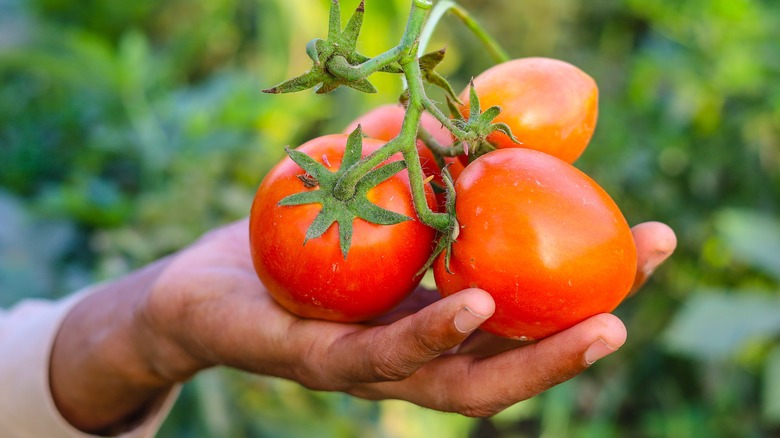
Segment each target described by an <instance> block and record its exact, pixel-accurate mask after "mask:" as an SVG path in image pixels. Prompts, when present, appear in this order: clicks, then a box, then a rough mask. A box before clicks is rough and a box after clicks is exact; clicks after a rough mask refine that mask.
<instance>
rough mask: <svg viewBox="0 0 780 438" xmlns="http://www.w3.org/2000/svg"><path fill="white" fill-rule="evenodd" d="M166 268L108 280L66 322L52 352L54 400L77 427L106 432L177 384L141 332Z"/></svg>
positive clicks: (141, 411)
mask: <svg viewBox="0 0 780 438" xmlns="http://www.w3.org/2000/svg"><path fill="white" fill-rule="evenodd" d="M161 269H162V266H160V265H158V264H154V265H151V266H149V267H147V268H145V269H143V270H140V271H137V272H134V273H132V274H129V275H128V276H126V277H123V278H122V279H120V280H117V281H114V282H111V283H106V284H103V285H101V286H98V287H97V290H96V291H95V292H93V293H91V294H90V295H88V296H87V297H85V298H84V299H83V300H82V301H81V302H79V303H78V304H77V305H76V306H75V307H74V308H73V309H72V310H71V311H70V313H69V314H68V316H67V317H66V318H65V320H64V321H63V323H62V325H61V327H60V330H59V332H58V334H57V337H56V339H55V341H54V345H53V348H52V352H51V360H50V364H49V384H50V388H51V393H52V397H53V399H54V403H55V405H56V406H57V408H58V410H59V411H60V413H61V414H62V416H63V417H64V418H65V419H66V420H67V421H68V422H70V423H71V424H72V425H73V426H75V427H77V428H79V429H81V430H84V431H87V432H104V431H108V430H111V431H113V430H115V429H114V428H115V427H117V426H119V427H122V426H124V425H129V424H132V423H133V422H134V420H136V419H138V418H139V417H141V416H143V415H144V414H145V413H146V412H147V411H148V410H149V408H150V406H152V405H153V404H154V402H155V401H156V400H159V399H160V397H162V396H163V395H164V394H166V393H167V392H168V391H169V390H170V388H171V386H172V384H173V382H172V381H171V380H169V379H167V378H165V376H163V375H160V374H158V373H157V372H156V368H157V367H156V366H155V364H154V363H153V362H151V361H150V356H149V355H148V354H147V350H148V349H149V344H148V340H147V339H146V338H145V337H144V336H140V333H142V330H141V331H139V330H138V329H139V327H140V326H139V325H138V320H137V313H138V312H137V311H136V309H138V308H139V303H140V302H141V298H142V297H143V295H144V294H145V290H146V289H147V288H148V286H149V285H150V284H152V282H153V279H154V278H155V277H156V275H158V274H159V272H160V270H161Z"/></svg>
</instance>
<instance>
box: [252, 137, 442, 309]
mask: <svg viewBox="0 0 780 438" xmlns="http://www.w3.org/2000/svg"><path fill="white" fill-rule="evenodd" d="M346 142H347V136H346V135H341V134H336V135H326V136H323V137H318V138H316V139H313V140H311V141H309V142H307V143H305V144H303V145H301V146H300V147H299V148H298V150H300V151H302V152H305V153H307V154H308V155H310V156H311V157H312V158H314V159H315V160H317V161H319V162H320V163H323V164H325V165H326V167H328V168H329V169H330V170H331V171H336V170H337V169H338V168H339V166H340V165H341V160H342V157H343V154H344V147H345V146H346ZM383 144H384V142H382V141H379V140H372V139H364V140H363V156H365V155H368V154H369V153H371V152H373V151H375V150H377V149H378V148H379V147H381V146H382V145H383ZM323 157H325V158H323ZM399 159H400V154H398V156H394V157H392V158H391V159H390V160H388V161H387V162H390V161H397V160H399ZM303 174H304V171H303V169H301V168H300V167H299V166H298V165H297V164H295V163H294V162H293V161H292V160H291V159H290V158H289V157H286V158H284V159H283V160H282V161H281V162H280V163H278V164H277V165H276V166H275V167H274V168H273V169H272V170H271V171H270V172H269V173H268V174H267V175H266V177H265V178H264V179H263V182H262V183H261V184H260V187H259V188H258V190H257V193H256V195H255V200H254V202H253V204H252V210H251V213H250V224H249V227H250V229H249V232H250V245H251V254H252V261H253V263H254V267H255V270H256V271H257V274H258V276H259V278H260V280H261V281H262V282H263V284H264V285H265V286H266V287H267V288H268V290H269V292H270V294H271V295H272V296H273V297H274V299H275V300H276V301H277V302H278V303H279V304H281V305H282V306H283V307H285V308H286V309H288V310H289V311H291V312H292V313H295V314H296V315H299V316H302V317H305V318H317V319H326V320H331V321H340V322H357V321H365V320H369V319H372V318H374V317H376V316H379V315H381V314H383V313H385V312H387V311H389V310H390V309H392V308H393V307H395V306H396V305H397V304H398V303H400V302H401V301H402V300H403V299H404V298H405V297H406V296H407V295H408V294H409V293H411V292H412V291H413V290H414V289H415V287H417V285H418V284H419V282H420V280H421V277H420V276H415V274H416V273H417V271H418V270H419V269H420V268H421V267H422V266H423V265H424V264H425V262H426V260H427V258H428V257H429V256H430V254H431V251H432V248H433V243H432V242H433V239H434V237H435V231H434V230H433V229H432V228H429V227H427V226H426V225H424V224H422V223H421V222H419V221H418V220H417V219H413V220H409V221H405V222H402V223H399V224H395V225H377V224H372V223H369V222H366V221H365V220H363V219H359V218H358V219H355V220H354V222H353V225H354V233H353V236H352V245H351V247H350V250H349V253H348V255H347V258H346V259H344V257H343V255H342V253H341V249H340V246H339V235H338V224H335V223H334V224H333V225H332V226H331V227H330V228H329V229H328V230H327V231H326V232H325V234H323V235H322V236H320V237H318V238H314V239H311V240H309V241H307V242H306V244H305V245H304V239H305V235H306V231H307V229H308V228H309V226H310V225H311V223H312V221H313V220H314V218H315V217H316V215H317V214H318V213H319V211H320V210H321V207H320V205H319V204H307V205H296V206H279V205H278V202H279V201H280V200H281V199H282V198H284V197H286V196H288V195H290V194H293V193H298V192H301V191H304V190H316V189H318V188H310V189H307V188H305V187H304V185H303V183H302V182H301V181H300V180H299V179H298V175H303ZM426 196H427V201H428V204H429V205H430V206H433V205H435V198H434V196H433V192H432V191H431V190H427V191H426ZM368 199H369V200H370V201H371V202H373V203H375V204H377V205H378V206H380V207H383V208H386V209H388V210H392V211H395V212H397V213H401V214H404V215H407V216H409V217H411V218H416V217H417V216H416V213H415V211H414V207H413V204H412V199H411V193H410V189H409V179H408V176H407V172H406V170H403V171H401V172H399V173H398V174H396V175H395V176H393V177H391V178H390V179H388V180H386V181H384V182H382V183H381V184H379V185H378V186H376V187H375V188H373V189H371V190H370V191H369V194H368Z"/></svg>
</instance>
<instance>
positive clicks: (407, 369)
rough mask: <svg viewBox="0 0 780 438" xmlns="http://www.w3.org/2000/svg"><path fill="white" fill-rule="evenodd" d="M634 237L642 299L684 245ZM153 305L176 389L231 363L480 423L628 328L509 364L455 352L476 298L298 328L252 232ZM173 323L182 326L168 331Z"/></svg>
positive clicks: (563, 339)
mask: <svg viewBox="0 0 780 438" xmlns="http://www.w3.org/2000/svg"><path fill="white" fill-rule="evenodd" d="M632 231H633V233H634V239H635V241H636V244H637V255H638V263H637V265H638V269H637V276H636V281H635V285H634V289H633V291H636V289H638V288H639V287H640V286H641V285H642V284H643V283H644V282H645V281H646V280H647V278H648V276H649V275H650V273H652V271H653V270H655V268H656V267H657V266H658V265H659V264H660V263H662V262H663V261H664V260H665V259H666V257H668V256H669V255H670V254H671V252H672V251H673V250H674V247H675V245H676V239H675V237H674V233H673V232H672V231H671V229H669V227H667V226H666V225H663V224H660V223H657V222H648V223H644V224H640V225H637V226H636V227H634V228H633V230H632ZM368 292H370V291H368ZM148 304H149V306H148V308H149V312H148V315H149V316H148V321H149V326H150V327H152V328H153V332H155V333H164V334H165V336H163V337H164V338H166V339H170V340H171V341H170V347H167V348H165V349H162V350H161V352H160V353H159V354H160V357H162V358H164V360H163V362H164V363H166V364H169V365H170V366H169V368H168V370H167V371H166V372H165V373H166V374H167V375H168V376H170V377H171V378H172V379H174V380H183V379H186V378H187V377H188V376H189V375H191V374H192V373H194V372H196V371H197V370H199V369H202V368H205V367H207V366H211V365H213V364H224V365H229V366H233V367H236V368H240V369H243V370H246V371H249V372H254V373H259V374H265V375H273V376H278V377H283V378H287V379H291V380H295V381H297V382H300V383H301V384H303V385H304V386H306V387H309V388H312V389H320V390H337V391H343V392H347V393H350V394H354V395H357V396H360V397H364V398H371V399H382V398H400V399H405V400H409V401H412V402H414V403H417V404H420V405H423V406H426V407H429V408H433V409H438V410H444V411H454V412H460V413H463V414H466V415H475V416H481V415H490V414H493V413H495V412H498V411H499V410H501V409H503V408H504V407H506V406H509V405H511V404H514V403H515V402H517V401H519V400H523V399H527V398H529V397H532V396H534V395H536V394H538V393H539V392H541V391H543V390H545V389H547V388H549V387H550V386H552V385H554V384H557V383H560V382H562V381H564V380H567V379H569V378H571V377H573V376H574V375H576V374H578V373H579V372H581V371H582V370H584V369H585V368H587V366H589V365H590V364H592V363H593V362H595V360H597V359H599V358H600V357H602V356H604V355H606V354H609V353H611V352H612V351H614V350H616V349H617V348H619V347H620V346H621V345H622V344H623V342H624V341H625V337H626V332H625V327H624V326H623V324H622V323H621V322H620V320H619V319H617V318H616V317H614V316H613V315H608V314H603V315H597V316H595V317H593V318H590V319H588V320H587V321H584V322H583V323H581V324H578V325H577V326H575V327H572V328H571V329H569V330H566V331H565V332H563V333H560V334H558V335H555V336H552V337H550V338H548V339H546V340H543V341H541V342H538V343H536V344H533V345H532V346H520V347H519V348H513V349H512V350H511V351H504V352H502V353H501V354H496V353H497V352H499V351H503V350H505V349H506V345H504V346H502V347H500V348H495V347H496V345H495V344H494V348H493V350H492V351H490V350H489V349H486V348H485V345H486V344H485V343H483V344H482V349H481V351H480V354H479V355H475V354H474V352H475V350H474V349H473V346H474V345H476V344H478V343H477V342H473V343H471V342H470V343H468V344H466V345H469V346H470V347H471V350H469V348H463V349H462V350H457V348H458V347H459V346H460V345H461V344H462V343H463V341H465V340H466V339H467V338H468V337H469V335H470V334H471V333H472V332H473V331H474V330H475V329H476V328H477V327H478V326H479V324H480V323H482V322H483V321H484V320H485V319H487V318H488V317H489V316H490V315H491V314H492V313H493V310H494V304H493V300H492V298H491V297H490V296H489V295H488V294H487V293H485V292H484V291H481V290H476V289H472V290H466V291H463V292H461V293H459V294H455V295H453V296H451V297H448V298H445V299H437V298H434V297H432V296H431V294H427V295H426V293H425V291H418V293H416V294H414V295H413V296H412V297H411V298H410V299H409V300H407V301H406V302H405V303H404V304H402V305H401V306H399V308H398V309H396V311H395V312H393V313H391V314H390V315H387V316H385V317H384V318H383V319H382V321H380V323H381V324H380V325H375V324H342V323H334V322H328V321H320V320H305V319H300V318H298V317H296V316H294V315H292V314H290V313H288V312H286V311H285V310H284V309H282V308H281V307H279V306H278V305H277V304H276V303H275V302H274V301H273V299H272V298H271V297H270V295H268V294H267V293H266V291H265V289H264V288H263V287H262V285H261V284H260V283H259V281H258V280H257V277H256V274H255V273H254V269H253V267H252V264H251V259H250V257H249V253H248V243H247V227H246V223H245V222H240V223H237V224H233V225H231V226H228V227H226V228H223V229H220V230H217V231H215V232H213V233H212V234H210V235H207V236H205V237H204V238H203V239H202V240H201V241H200V242H198V243H197V244H196V245H194V246H193V247H191V248H189V249H188V250H186V251H185V252H184V253H182V255H180V256H179V257H177V259H176V260H174V261H173V262H172V263H171V264H170V265H169V266H168V267H167V269H166V270H165V272H164V273H163V275H161V277H160V279H159V280H158V282H157V285H156V288H155V290H154V292H153V293H152V294H150V296H149V298H148ZM173 320H176V321H178V323H177V324H170V323H169V321H173ZM478 335H479V336H482V337H484V338H490V336H489V335H487V334H486V333H479V334H478ZM517 345H518V344H516V343H515V344H513V345H512V346H513V347H517ZM178 353H184V354H178ZM506 382H514V384H513V385H511V386H509V387H508V385H507V384H506Z"/></svg>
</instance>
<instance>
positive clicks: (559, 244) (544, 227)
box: [434, 148, 636, 340]
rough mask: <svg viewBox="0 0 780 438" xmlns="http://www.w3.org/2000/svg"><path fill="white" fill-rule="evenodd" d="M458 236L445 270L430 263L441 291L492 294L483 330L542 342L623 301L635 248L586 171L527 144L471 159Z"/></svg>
mask: <svg viewBox="0 0 780 438" xmlns="http://www.w3.org/2000/svg"><path fill="white" fill-rule="evenodd" d="M455 190H456V193H457V198H456V206H455V207H456V213H457V217H458V222H459V224H460V234H459V236H458V238H457V240H456V241H455V243H454V244H453V245H452V254H451V260H450V270H451V272H452V273H448V272H446V269H445V266H444V255H441V256H439V257H438V258H437V260H436V262H435V264H434V276H435V280H436V284H437V286H438V288H439V291H440V292H441V294H442V295H443V296H448V295H451V294H453V293H455V292H458V291H460V290H463V289H466V288H469V287H478V288H481V289H484V290H486V291H487V292H488V293H490V294H491V295H492V296H493V298H494V299H495V301H496V312H495V314H494V315H493V316H492V317H491V318H490V319H488V321H486V322H485V323H484V324H483V325H482V326H481V328H482V329H484V330H486V331H488V332H491V333H494V334H497V335H500V336H504V337H508V338H513V339H523V340H533V339H542V338H545V337H547V336H550V335H552V334H555V333H557V332H559V331H561V330H564V329H566V328H568V327H571V326H572V325H574V324H576V323H578V322H580V321H582V320H584V319H586V318H588V317H590V316H592V315H595V314H598V313H604V312H610V311H612V310H613V309H614V308H615V307H617V305H618V304H620V302H621V301H622V300H623V299H624V298H625V296H626V295H627V294H628V292H629V289H630V288H631V285H632V283H633V280H634V276H635V274H636V247H635V245H634V240H633V237H632V235H631V230H630V228H629V226H628V224H627V223H626V220H625V218H624V217H623V215H622V213H621V212H620V210H619V209H618V207H617V205H615V203H614V201H613V200H612V199H611V198H610V197H609V195H608V194H607V193H606V192H605V191H604V190H603V189H602V188H601V187H600V186H599V185H598V184H597V183H596V182H594V181H593V180H592V179H591V178H589V177H588V176H587V175H585V174H584V173H582V172H581V171H579V170H578V169H576V168H575V167H573V166H571V165H570V164H568V163H565V162H564V161H561V160H559V159H557V158H554V157H552V156H550V155H547V154H544V153H541V152H537V151H533V150H530V149H521V148H514V149H499V150H496V151H493V152H489V153H488V154H486V155H484V156H482V157H480V158H478V159H477V160H475V161H474V162H472V163H471V164H469V165H468V166H467V167H466V169H465V170H464V171H463V173H462V174H461V176H460V178H459V179H458V181H457V182H456V183H455Z"/></svg>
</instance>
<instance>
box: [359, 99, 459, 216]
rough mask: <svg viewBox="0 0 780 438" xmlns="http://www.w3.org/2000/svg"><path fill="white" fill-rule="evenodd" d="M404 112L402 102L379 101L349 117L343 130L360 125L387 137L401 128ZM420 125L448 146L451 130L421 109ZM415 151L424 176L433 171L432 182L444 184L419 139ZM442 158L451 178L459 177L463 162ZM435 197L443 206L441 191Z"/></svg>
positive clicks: (371, 133)
mask: <svg viewBox="0 0 780 438" xmlns="http://www.w3.org/2000/svg"><path fill="white" fill-rule="evenodd" d="M405 114H406V110H405V109H404V107H403V106H401V105H382V106H379V107H376V108H374V109H373V110H371V111H369V112H367V113H365V114H363V115H362V116H360V117H358V118H357V119H355V120H354V121H352V123H350V124H349V126H347V127H346V128H345V129H344V133H349V132H352V131H353V130H354V129H355V128H357V126H358V125H360V126H361V128H363V133H364V134H365V135H367V136H369V137H371V138H376V139H379V140H385V141H390V140H392V139H393V138H395V137H396V136H397V135H398V134H399V133H400V132H401V125H402V124H403V121H404V115H405ZM420 125H422V127H423V128H425V129H426V130H427V131H428V132H430V133H431V135H432V136H433V138H434V139H435V140H436V141H437V142H439V144H441V145H442V146H450V145H451V144H452V134H450V131H448V130H447V128H445V127H443V126H442V125H441V122H439V121H438V120H436V118H435V117H433V116H432V115H430V114H429V113H423V115H422V117H421V118H420ZM417 152H418V153H419V154H420V164H421V165H422V169H423V173H425V175H426V176H431V175H433V182H435V183H436V184H438V185H439V186H440V187H444V181H443V180H442V179H441V169H440V168H439V166H438V165H437V164H436V160H434V158H433V153H431V151H430V149H428V148H427V147H425V145H424V144H423V142H422V141H420V140H417ZM444 161H445V162H446V163H449V167H448V170H449V171H450V174H451V175H452V178H453V179H458V175H460V172H462V171H463V164H462V163H461V162H460V161H459V160H457V159H456V158H454V157H445V159H444ZM436 197H437V198H438V201H439V205H440V206H443V205H444V194H443V193H441V194H438V195H437V196H436Z"/></svg>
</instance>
